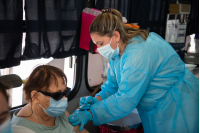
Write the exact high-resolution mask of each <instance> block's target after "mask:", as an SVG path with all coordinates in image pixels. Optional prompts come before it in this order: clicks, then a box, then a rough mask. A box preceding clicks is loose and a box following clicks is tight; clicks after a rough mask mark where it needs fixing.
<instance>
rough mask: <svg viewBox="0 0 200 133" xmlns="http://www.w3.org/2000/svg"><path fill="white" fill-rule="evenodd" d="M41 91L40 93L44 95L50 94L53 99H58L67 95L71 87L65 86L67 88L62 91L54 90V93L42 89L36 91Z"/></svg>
mask: <svg viewBox="0 0 200 133" xmlns="http://www.w3.org/2000/svg"><path fill="white" fill-rule="evenodd" d="M38 92H41V93H42V94H44V95H46V96H50V97H52V98H53V99H55V100H60V99H62V98H63V96H65V97H68V96H69V93H70V92H71V89H70V88H68V87H67V90H66V91H64V92H56V93H49V92H43V91H38Z"/></svg>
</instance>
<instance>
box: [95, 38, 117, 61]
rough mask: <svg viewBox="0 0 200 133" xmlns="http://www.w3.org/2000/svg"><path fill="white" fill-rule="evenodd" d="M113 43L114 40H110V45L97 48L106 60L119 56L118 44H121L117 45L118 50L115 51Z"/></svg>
mask: <svg viewBox="0 0 200 133" xmlns="http://www.w3.org/2000/svg"><path fill="white" fill-rule="evenodd" d="M111 41H112V38H111V40H110V43H108V44H107V45H105V46H103V47H100V48H97V50H98V52H99V53H100V54H101V55H102V56H104V57H106V58H109V59H111V58H114V57H115V56H117V55H118V54H119V47H118V44H119V43H117V48H116V49H115V50H114V49H112V47H111V46H110V44H111Z"/></svg>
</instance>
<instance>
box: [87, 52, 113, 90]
mask: <svg viewBox="0 0 200 133" xmlns="http://www.w3.org/2000/svg"><path fill="white" fill-rule="evenodd" d="M86 65H88V66H87V67H86V69H87V70H86V71H87V77H86V85H87V87H88V89H89V90H90V91H93V88H94V87H96V86H97V85H99V84H101V83H102V82H105V81H106V80H107V77H106V75H107V71H108V68H109V59H107V58H105V57H103V56H101V55H99V54H91V53H89V54H88V63H87V62H86Z"/></svg>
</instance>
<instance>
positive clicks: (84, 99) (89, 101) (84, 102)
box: [79, 96, 99, 110]
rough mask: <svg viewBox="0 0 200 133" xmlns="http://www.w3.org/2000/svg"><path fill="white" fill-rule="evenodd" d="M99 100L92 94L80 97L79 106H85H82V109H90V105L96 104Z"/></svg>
mask: <svg viewBox="0 0 200 133" xmlns="http://www.w3.org/2000/svg"><path fill="white" fill-rule="evenodd" d="M98 101H99V100H98V99H97V98H95V97H92V96H87V97H81V98H80V102H79V106H80V107H81V106H83V105H84V106H83V107H81V108H80V110H88V109H90V106H91V105H92V104H95V103H97V102H98Z"/></svg>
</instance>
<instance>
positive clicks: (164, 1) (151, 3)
mask: <svg viewBox="0 0 200 133" xmlns="http://www.w3.org/2000/svg"><path fill="white" fill-rule="evenodd" d="M105 7H107V8H114V9H117V10H118V11H120V12H121V13H122V15H123V16H124V17H126V18H127V20H128V23H138V25H139V26H140V28H141V29H146V30H148V31H150V32H155V33H157V34H159V35H161V36H162V37H163V38H164V37H165V27H166V19H167V13H168V0H97V3H96V7H95V8H97V9H99V10H101V9H103V8H105Z"/></svg>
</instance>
